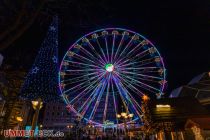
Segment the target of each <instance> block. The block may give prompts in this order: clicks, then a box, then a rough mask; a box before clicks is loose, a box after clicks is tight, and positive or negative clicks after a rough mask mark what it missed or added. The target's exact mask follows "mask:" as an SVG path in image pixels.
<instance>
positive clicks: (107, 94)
mask: <svg viewBox="0 0 210 140" xmlns="http://www.w3.org/2000/svg"><path fill="white" fill-rule="evenodd" d="M110 77H111V75H110V74H109V77H108V79H107V91H106V101H105V106H104V115H103V122H104V121H105V120H106V114H107V105H108V100H109V88H110V83H109V82H110Z"/></svg>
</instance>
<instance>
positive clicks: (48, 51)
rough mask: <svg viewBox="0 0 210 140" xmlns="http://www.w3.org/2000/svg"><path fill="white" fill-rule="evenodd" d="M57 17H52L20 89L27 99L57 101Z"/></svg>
mask: <svg viewBox="0 0 210 140" xmlns="http://www.w3.org/2000/svg"><path fill="white" fill-rule="evenodd" d="M57 74H58V17H54V18H53V21H52V23H51V25H50V26H49V29H48V32H47V35H46V38H45V39H44V41H43V43H42V44H41V48H40V50H39V52H38V55H37V57H36V59H35V62H34V64H33V66H32V68H31V70H30V71H29V73H28V75H27V77H26V80H25V82H24V84H23V86H22V89H21V98H23V99H27V100H37V99H38V98H41V99H42V101H44V102H48V101H55V100H57V101H59V98H60V97H59V96H58V93H59V89H58V80H57V79H58V75H57Z"/></svg>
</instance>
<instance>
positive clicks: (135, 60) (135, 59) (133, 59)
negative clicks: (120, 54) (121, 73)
mask: <svg viewBox="0 0 210 140" xmlns="http://www.w3.org/2000/svg"><path fill="white" fill-rule="evenodd" d="M146 55H147V54H146ZM146 55H141V57H136V56H134V57H133V58H132V59H127V60H129V61H133V62H130V63H127V64H125V62H127V61H123V62H122V63H119V62H121V61H122V60H123V59H125V58H126V57H124V58H123V59H121V60H120V61H118V63H117V65H119V66H129V65H133V64H136V63H142V62H144V61H146V60H147V61H148V60H152V59H154V58H156V57H154V58H153V57H152V58H149V59H144V60H141V61H137V60H140V59H141V58H143V57H144V56H146ZM122 64H124V65H122Z"/></svg>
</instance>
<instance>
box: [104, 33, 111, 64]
mask: <svg viewBox="0 0 210 140" xmlns="http://www.w3.org/2000/svg"><path fill="white" fill-rule="evenodd" d="M104 40H105V46H106V54H107V60H108V62H109V61H110V60H109V49H108V43H107V38H106V37H104Z"/></svg>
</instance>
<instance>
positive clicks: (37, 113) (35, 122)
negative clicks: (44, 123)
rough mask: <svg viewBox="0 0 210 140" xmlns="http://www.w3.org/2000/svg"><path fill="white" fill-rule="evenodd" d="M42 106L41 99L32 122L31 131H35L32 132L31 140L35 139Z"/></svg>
mask: <svg viewBox="0 0 210 140" xmlns="http://www.w3.org/2000/svg"><path fill="white" fill-rule="evenodd" d="M40 106H41V98H39V99H38V105H37V106H36V110H35V113H34V115H33V121H32V125H31V131H33V132H32V136H31V138H30V139H31V140H33V139H34V133H35V127H36V124H37V120H38V117H39V110H40Z"/></svg>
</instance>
